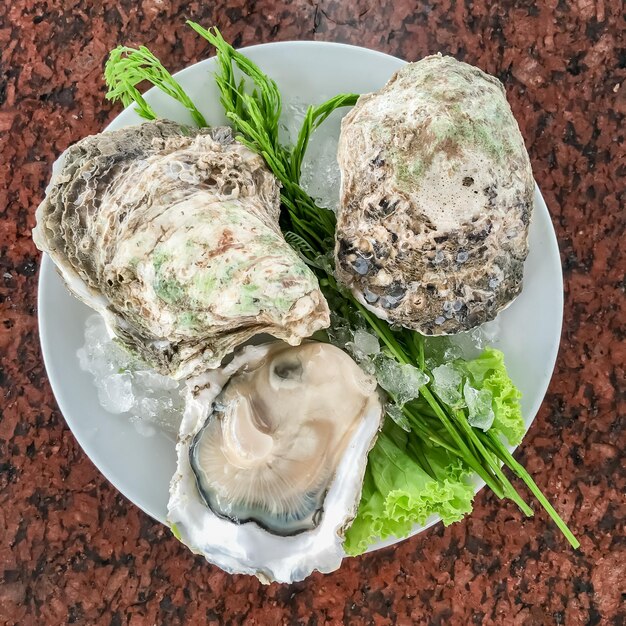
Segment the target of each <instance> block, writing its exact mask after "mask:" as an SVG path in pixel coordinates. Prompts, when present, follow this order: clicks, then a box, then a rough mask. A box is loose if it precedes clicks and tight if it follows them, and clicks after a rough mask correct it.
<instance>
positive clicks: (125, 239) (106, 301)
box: [33, 121, 329, 378]
mask: <svg viewBox="0 0 626 626" xmlns="http://www.w3.org/2000/svg"><path fill="white" fill-rule="evenodd" d="M279 210H280V208H279V186H278V183H277V181H276V179H275V177H274V176H273V175H272V174H271V172H270V171H269V170H268V169H267V167H266V166H265V164H264V162H263V159H262V158H261V157H259V156H258V155H256V154H254V153H253V152H252V151H251V150H249V149H248V148H246V147H244V146H243V145H241V144H239V143H238V142H236V141H234V139H233V137H232V134H231V131H230V129H229V128H213V129H201V130H198V129H192V128H188V127H186V126H183V125H180V124H177V123H174V122H169V121H155V122H148V123H144V124H141V125H139V126H133V127H128V128H124V129H122V130H118V131H113V132H105V133H101V134H98V135H94V136H91V137H87V138H85V139H83V140H82V141H79V142H78V143H77V144H75V145H73V146H71V147H70V148H69V149H68V150H67V151H66V153H65V155H64V157H63V160H62V165H61V168H60V171H58V172H57V174H56V175H55V176H53V179H52V181H51V184H50V186H49V188H48V190H47V195H46V198H45V199H44V201H43V202H42V204H41V205H40V207H39V209H38V210H37V227H36V228H35V230H34V232H33V238H34V240H35V243H36V244H37V246H38V247H39V248H40V249H41V250H43V251H45V252H47V253H48V254H49V255H50V257H51V258H52V260H53V261H54V263H55V264H56V265H57V267H58V269H59V270H60V273H61V275H62V277H63V278H64V280H65V282H66V283H67V285H68V287H69V289H70V290H71V291H72V292H73V293H74V294H75V295H76V296H78V297H79V298H80V299H82V300H83V301H84V302H85V303H87V304H88V305H89V306H91V307H93V308H94V309H96V310H97V311H98V312H100V313H101V314H102V315H103V316H104V318H105V320H106V322H107V326H108V328H109V330H110V331H111V332H112V334H113V335H115V336H116V337H117V338H118V339H119V340H120V341H121V342H122V344H124V345H125V346H126V347H127V348H129V349H131V351H133V352H134V353H136V354H138V356H140V357H141V358H143V359H144V360H145V361H147V362H148V363H149V364H151V365H152V366H153V367H155V368H156V369H157V370H158V371H159V372H160V373H163V374H167V375H171V376H173V377H175V378H183V377H185V376H188V375H190V374H192V373H194V372H197V371H201V370H203V369H204V368H206V367H215V366H217V365H219V363H220V362H221V360H222V358H223V357H224V355H226V354H228V353H229V352H231V351H232V350H233V348H234V347H236V346H237V345H239V344H241V343H243V342H244V341H246V340H247V339H249V338H250V337H252V336H253V335H256V334H259V333H269V334H271V335H273V336H275V337H278V338H280V339H283V340H284V341H286V342H288V343H290V344H298V343H299V342H300V341H301V339H302V338H303V337H307V336H309V335H311V334H312V333H313V332H315V331H316V330H318V329H320V328H323V327H325V326H327V325H328V323H329V312H328V306H327V304H326V301H325V300H324V297H323V296H322V294H321V292H320V291H319V286H318V283H317V279H316V278H315V276H314V275H313V273H312V272H311V271H310V270H309V269H308V268H307V266H306V265H305V264H304V263H303V262H302V261H301V260H300V258H299V257H298V255H297V254H296V253H295V252H294V251H293V250H292V249H291V247H290V246H289V245H288V244H287V242H286V241H285V240H284V238H283V236H282V234H281V232H280V229H279V226H278V216H279Z"/></svg>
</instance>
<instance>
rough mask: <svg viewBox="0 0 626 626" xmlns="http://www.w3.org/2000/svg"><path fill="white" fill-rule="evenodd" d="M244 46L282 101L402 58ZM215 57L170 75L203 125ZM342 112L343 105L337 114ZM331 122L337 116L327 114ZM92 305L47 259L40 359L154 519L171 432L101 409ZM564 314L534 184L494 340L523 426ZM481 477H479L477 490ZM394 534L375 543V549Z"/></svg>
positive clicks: (213, 119) (170, 469) (167, 470)
mask: <svg viewBox="0 0 626 626" xmlns="http://www.w3.org/2000/svg"><path fill="white" fill-rule="evenodd" d="M243 52H244V53H245V54H246V55H247V56H248V57H250V59H252V60H253V61H254V62H255V63H257V64H258V65H259V66H260V67H261V68H262V69H263V70H264V71H265V72H266V73H267V74H269V75H270V76H271V77H272V78H273V79H274V80H275V81H276V82H277V84H278V86H279V89H280V90H281V92H282V94H283V96H284V97H285V99H287V100H298V101H302V102H308V103H312V104H314V103H319V102H321V101H323V100H324V99H326V98H327V97H329V96H331V95H334V94H337V93H343V92H355V93H367V92H370V91H374V90H376V89H379V88H380V87H381V86H382V85H383V84H385V83H386V82H387V80H388V79H389V77H390V76H391V74H392V73H393V72H394V71H395V70H397V69H398V68H399V67H401V66H402V65H403V64H404V61H401V60H400V59H397V58H394V57H391V56H388V55H386V54H382V53H380V52H374V51H372V50H367V49H364V48H357V47H354V46H346V45H342V44H333V43H322V42H286V43H273V44H264V45H259V46H253V47H251V48H246V49H245V50H243ZM214 68H215V59H213V58H212V59H208V60H206V61H202V62H201V63H198V64H196V65H193V66H191V67H188V68H187V69H185V70H183V71H182V72H180V73H179V74H177V75H176V77H177V79H178V81H179V82H180V83H181V84H182V86H183V88H184V89H185V91H186V92H187V93H188V94H189V95H190V96H191V98H192V100H193V101H194V102H195V103H196V104H197V106H198V108H199V109H200V111H201V112H202V113H203V114H204V116H205V118H206V119H207V122H208V123H210V124H221V123H225V121H226V120H225V118H224V117H223V114H222V113H221V107H220V104H219V99H218V92H217V89H216V87H215V84H214V80H213V75H212V71H213V70H214ZM146 100H147V101H148V102H149V103H150V104H151V105H152V106H153V107H154V109H155V110H156V111H157V112H158V113H159V114H160V115H162V116H163V117H168V118H170V119H173V120H177V121H180V122H191V119H190V117H189V115H188V114H187V112H186V111H185V110H184V109H183V108H182V107H181V106H180V105H178V104H177V103H176V102H174V101H172V100H171V99H169V98H168V97H167V96H165V95H163V94H162V93H160V92H158V91H156V90H155V89H151V90H150V91H149V92H148V93H147V95H146ZM344 112H345V111H344ZM141 121H142V120H141V118H140V117H139V116H138V115H137V114H136V113H135V112H134V111H133V110H130V109H128V110H125V111H123V112H122V113H121V114H120V115H119V116H118V117H117V118H116V119H115V120H114V121H113V122H112V123H111V125H110V126H109V129H111V130H112V129H117V128H122V127H124V126H130V125H133V124H137V123H139V122H141ZM328 123H329V124H330V125H331V127H330V128H331V131H332V130H335V131H336V130H337V129H338V116H337V117H336V118H335V119H333V120H329V122H328ZM90 312H91V311H90V309H88V308H87V307H86V306H85V305H83V304H82V303H80V302H79V301H78V300H76V299H75V298H73V297H72V296H71V295H70V294H69V293H68V291H67V290H66V289H65V287H64V285H63V283H62V282H61V280H60V278H59V277H58V275H57V273H56V271H55V269H54V266H53V264H52V262H51V261H50V259H49V258H47V257H44V258H43V260H42V264H41V273H40V277H39V329H40V335H41V345H42V350H43V356H44V361H45V365H46V369H47V371H48V376H49V379H50V383H51V385H52V389H53V391H54V395H55V397H56V399H57V402H58V404H59V408H60V409H61V412H62V413H63V415H64V417H65V419H66V421H67V423H68V424H69V426H70V428H71V429H72V432H73V433H74V435H75V436H76V439H77V440H78V442H79V443H80V445H81V446H82V448H83V449H84V450H85V452H86V453H87V455H88V456H89V457H90V458H91V460H92V461H93V462H94V464H95V465H96V466H97V467H98V469H99V470H100V471H101V472H102V473H103V474H104V475H105V476H106V477H107V479H108V480H109V481H110V482H111V483H113V485H114V486H115V487H116V488H117V489H118V490H119V491H121V492H122V493H123V494H124V495H125V496H126V497H127V498H128V499H129V500H131V501H132V502H133V503H134V504H136V505H137V506H138V507H140V508H141V509H143V510H144V511H145V512H146V513H148V514H149V515H151V516H152V517H154V518H155V519H157V520H159V521H161V522H163V521H164V520H165V515H166V506H167V500H168V486H169V481H170V478H171V476H172V474H173V473H174V469H175V462H176V454H175V449H174V442H173V440H172V439H171V438H170V436H168V435H166V434H164V433H160V432H157V433H156V434H154V435H153V436H151V437H145V436H143V435H140V434H139V433H138V431H137V430H136V429H135V427H134V426H133V425H132V424H131V423H130V422H129V420H128V418H127V416H123V415H121V416H120V415H112V414H110V413H107V412H106V411H105V410H104V409H103V408H102V407H101V406H100V404H99V402H98V397H97V393H96V388H95V387H94V384H93V382H92V379H91V374H89V373H87V372H84V371H82V370H81V369H80V367H79V364H78V358H77V356H76V351H77V349H78V348H79V347H81V346H82V344H83V342H84V338H83V332H84V328H85V320H86V318H87V316H88V315H89V314H90ZM562 316H563V282H562V275H561V264H560V259H559V252H558V247H557V242H556V237H555V234H554V229H553V227H552V223H551V221H550V215H549V213H548V209H547V208H546V205H545V202H544V200H543V198H542V197H541V193H540V192H539V189H537V188H536V189H535V211H534V216H533V221H532V224H531V227H530V253H529V255H528V259H527V261H526V266H525V273H524V290H523V293H522V294H521V296H520V297H519V298H518V299H517V300H516V301H515V302H514V303H513V304H512V305H511V306H510V307H509V308H508V309H506V310H505V311H504V312H502V314H501V316H500V319H501V323H500V324H501V332H500V338H499V342H498V344H497V347H499V348H500V349H501V350H502V351H503V352H504V355H505V358H506V364H507V367H508V370H509V373H510V375H511V377H512V379H513V381H514V382H515V384H516V385H517V386H518V387H519V389H520V390H521V391H522V393H523V399H522V409H523V414H524V419H525V422H526V426H527V428H528V427H530V424H531V422H532V420H533V418H534V417H535V414H536V413H537V411H538V409H539V406H540V404H541V401H542V400H543V397H544V394H545V392H546V389H547V387H548V383H549V381H550V377H551V375H552V370H553V368H554V363H555V360H556V355H557V351H558V346H559V338H560V332H561V320H562ZM481 486H482V483H481V482H479V481H478V480H477V482H476V488H477V490H478V489H479V488H480V487H481ZM436 521H437V518H433V519H432V520H429V521H428V523H427V524H426V525H425V526H416V527H415V529H414V534H415V533H417V532H420V531H421V530H423V529H424V528H426V527H428V526H430V525H432V524H433V523H435V522H436ZM396 541H397V539H391V540H387V541H385V542H381V543H379V544H378V545H376V546H373V547H372V549H377V548H380V547H383V546H385V545H389V544H391V543H395V542H396Z"/></svg>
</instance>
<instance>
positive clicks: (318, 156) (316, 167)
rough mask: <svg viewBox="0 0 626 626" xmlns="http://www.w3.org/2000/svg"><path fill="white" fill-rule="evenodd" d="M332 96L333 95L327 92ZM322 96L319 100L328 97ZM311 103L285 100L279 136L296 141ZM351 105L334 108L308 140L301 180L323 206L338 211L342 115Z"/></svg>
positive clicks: (291, 142) (319, 101) (290, 143)
mask: <svg viewBox="0 0 626 626" xmlns="http://www.w3.org/2000/svg"><path fill="white" fill-rule="evenodd" d="M328 97H330V96H328ZM328 97H324V96H322V95H320V96H319V98H318V102H317V103H316V104H320V103H322V102H324V101H325V100H327V99H328ZM307 106H308V103H305V102H302V101H301V100H297V99H294V100H286V101H285V102H284V104H283V111H284V114H283V117H282V118H281V126H280V138H281V141H283V142H284V143H285V144H287V145H293V144H295V142H296V139H297V137H298V132H299V131H300V128H301V127H302V122H303V120H304V116H305V114H306V110H307ZM348 110H349V109H348V108H347V107H346V108H344V109H338V110H336V111H334V112H333V113H332V114H331V115H330V116H329V118H328V119H327V120H325V121H324V123H323V124H322V125H321V126H320V127H319V129H318V130H316V131H315V132H314V133H313V134H312V136H311V140H310V141H309V147H308V149H307V151H306V154H305V156H304V161H303V163H302V178H301V180H300V183H301V184H302V187H303V188H304V189H305V191H306V192H307V193H308V194H309V195H310V196H311V197H312V198H313V199H314V200H315V201H316V202H317V204H318V205H319V206H321V207H323V208H326V209H331V210H332V211H336V210H337V207H338V206H339V189H340V186H341V174H340V172H339V165H338V164H337V143H338V141H339V127H340V123H341V118H342V117H343V115H344V114H345V113H347V112H348Z"/></svg>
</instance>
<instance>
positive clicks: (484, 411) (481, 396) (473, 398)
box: [463, 381, 495, 431]
mask: <svg viewBox="0 0 626 626" xmlns="http://www.w3.org/2000/svg"><path fill="white" fill-rule="evenodd" d="M463 396H464V398H465V402H466V403H467V412H468V416H467V421H468V422H469V423H470V424H471V425H472V426H474V427H475V428H480V429H482V430H484V431H487V430H489V429H490V428H491V425H492V424H493V420H494V417H495V416H494V413H493V407H492V400H493V398H492V395H491V391H489V389H474V387H472V386H471V385H470V384H469V382H468V381H465V385H464V386H463Z"/></svg>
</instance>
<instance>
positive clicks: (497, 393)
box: [464, 348, 526, 446]
mask: <svg viewBox="0 0 626 626" xmlns="http://www.w3.org/2000/svg"><path fill="white" fill-rule="evenodd" d="M464 365H465V369H466V370H467V372H468V373H469V375H470V377H471V384H472V387H474V388H475V389H479V390H480V389H487V390H488V391H490V392H491V396H492V398H493V405H492V406H493V412H494V415H495V418H494V421H493V425H492V426H491V429H492V430H495V431H496V432H498V433H501V434H503V435H504V436H505V437H506V439H507V441H508V442H509V443H510V444H511V445H512V446H517V445H519V443H520V442H521V441H522V437H523V436H524V433H525V432H526V427H525V425H524V419H523V417H522V409H521V406H520V398H521V397H522V394H521V392H520V390H519V389H518V388H517V387H516V386H515V385H514V384H513V381H512V380H511V379H510V378H509V375H508V374H507V371H506V366H505V364H504V355H503V354H502V352H500V350H495V349H493V348H487V349H486V350H485V351H484V352H483V353H482V354H481V355H480V356H479V357H477V358H475V359H473V360H471V361H467V362H465V364H464Z"/></svg>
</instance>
